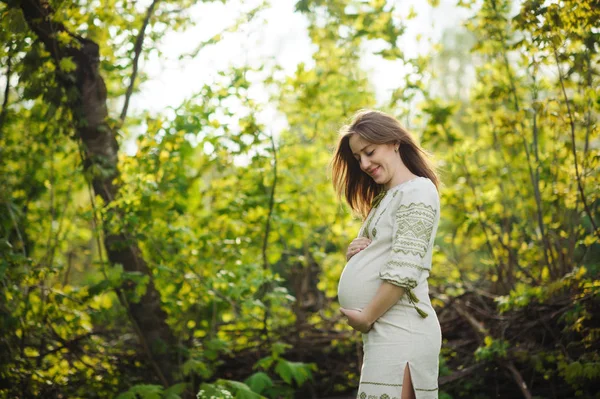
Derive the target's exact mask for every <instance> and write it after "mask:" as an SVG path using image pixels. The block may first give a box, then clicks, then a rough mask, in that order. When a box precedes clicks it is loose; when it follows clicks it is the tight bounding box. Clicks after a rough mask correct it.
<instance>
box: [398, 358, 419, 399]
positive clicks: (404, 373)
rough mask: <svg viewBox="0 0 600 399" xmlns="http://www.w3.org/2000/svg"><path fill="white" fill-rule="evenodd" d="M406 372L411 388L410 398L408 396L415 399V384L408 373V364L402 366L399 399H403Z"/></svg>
mask: <svg viewBox="0 0 600 399" xmlns="http://www.w3.org/2000/svg"><path fill="white" fill-rule="evenodd" d="M406 370H408V379H409V380H410V385H411V387H412V396H409V398H410V399H415V398H416V397H417V393H416V392H415V383H414V381H413V378H412V373H411V372H410V363H409V362H406V364H405V365H404V372H403V374H402V388H401V390H400V398H401V399H404V397H405V396H404V388H406V384H405V382H406Z"/></svg>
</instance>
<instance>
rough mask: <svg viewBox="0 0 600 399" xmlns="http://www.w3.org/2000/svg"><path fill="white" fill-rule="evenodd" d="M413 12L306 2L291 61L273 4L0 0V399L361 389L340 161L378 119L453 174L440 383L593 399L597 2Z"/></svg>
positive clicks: (442, 241) (496, 1)
mask: <svg viewBox="0 0 600 399" xmlns="http://www.w3.org/2000/svg"><path fill="white" fill-rule="evenodd" d="M417 3H418V5H417V6H414V7H410V6H406V2H400V1H398V2H391V1H390V2H385V1H382V0H348V1H346V0H327V1H325V0H300V1H295V2H293V6H294V10H295V13H294V18H299V20H301V21H303V22H302V24H303V25H302V26H303V27H304V28H303V29H304V39H305V42H306V43H308V45H307V46H306V47H307V48H308V49H309V51H310V54H309V58H308V60H304V61H300V62H297V61H294V62H291V63H290V62H289V61H288V62H287V64H286V63H285V61H283V60H282V58H281V57H279V58H278V57H273V56H266V55H264V53H261V52H260V51H259V47H255V46H254V45H253V42H252V40H253V38H255V37H257V35H258V36H260V32H263V29H268V27H269V24H270V21H269V18H272V17H273V14H269V10H271V9H272V7H275V1H273V4H269V3H267V2H260V1H250V0H248V1H236V2H234V1H227V0H223V1H219V2H210V1H197V0H148V1H131V0H107V1H98V0H90V1H88V0H80V1H76V0H75V1H66V0H0V40H1V43H2V46H0V70H1V71H2V72H1V73H2V75H0V86H1V94H0V99H1V108H0V160H1V162H0V282H1V284H0V397H2V398H108V397H111V398H112V397H118V398H121V399H126V398H136V397H137V398H171V399H173V398H188V397H196V396H197V397H199V398H209V397H215V398H227V397H236V398H260V397H267V398H291V397H297V398H325V397H340V398H342V397H352V395H353V394H354V392H355V390H356V387H357V385H358V377H359V367H360V336H358V335H357V334H356V333H355V332H353V331H351V330H350V329H349V327H348V326H347V325H346V323H345V322H344V320H343V319H342V318H340V315H339V312H338V304H337V301H336V287H337V281H338V278H339V276H340V273H341V270H342V268H343V266H344V263H345V256H344V254H345V249H346V247H347V245H348V243H349V242H350V241H351V240H352V239H353V238H354V237H355V236H356V233H357V232H358V227H359V225H360V220H359V219H358V218H357V217H355V216H354V215H352V214H351V213H350V212H349V210H348V208H347V206H345V204H343V202H342V201H341V200H340V199H338V198H336V196H335V193H334V192H333V188H332V184H331V178H330V174H329V169H328V165H329V161H330V159H331V155H332V152H333V148H334V147H335V144H336V139H337V134H338V133H337V132H338V130H339V128H340V127H341V126H342V125H343V124H344V123H346V122H348V119H349V117H350V116H351V115H352V114H353V113H354V112H355V111H356V110H358V109H361V108H377V109H381V110H384V111H386V112H389V113H391V114H393V115H395V116H396V117H398V118H399V120H401V121H402V123H404V124H405V125H406V126H407V127H408V128H409V129H410V130H411V131H412V132H413V133H414V134H415V136H416V137H417V138H418V140H419V141H420V143H421V145H422V146H423V147H425V148H426V149H427V150H428V151H430V152H431V153H432V154H433V159H434V161H435V163H436V165H437V167H438V170H439V172H440V176H441V179H442V182H443V186H442V188H441V190H440V196H441V206H442V208H441V209H442V215H441V216H442V218H441V224H440V228H439V231H438V235H437V239H436V248H435V255H434V260H433V263H434V265H433V273H432V276H431V278H430V287H431V297H432V303H433V304H434V306H435V307H436V310H437V313H438V316H439V319H440V323H441V325H442V331H443V336H444V340H443V349H442V354H441V356H440V398H446V399H448V398H481V399H484V398H518V397H524V398H561V399H562V398H572V397H581V398H598V397H599V396H598V392H599V391H600V383H599V381H600V353H599V342H600V321H599V320H600V306H599V305H600V297H599V295H600V279H599V278H598V276H599V272H600V245H599V237H600V230H599V229H598V224H599V223H600V220H599V217H598V207H599V204H600V200H599V191H598V186H599V173H598V166H599V157H598V155H599V148H600V141H599V135H598V126H597V120H598V112H599V109H600V98H599V97H598V92H599V91H598V82H599V79H600V77H599V71H600V64H599V62H600V59H599V57H598V51H599V34H600V28H599V20H600V11H599V10H600V4H599V3H598V2H597V1H590V0H582V1H567V0H565V1H550V0H549V1H540V0H524V1H520V2H511V1H504V0H481V1H466V0H461V1H458V2H457V3H456V4H454V3H452V4H450V3H449V2H443V4H441V5H440V4H439V1H433V0H430V1H429V2H428V3H427V4H425V3H424V2H417ZM277 4H279V3H277ZM449 4H450V8H446V10H449V11H448V12H447V13H446V14H439V13H438V14H437V15H438V18H439V20H437V21H436V20H434V19H431V20H430V21H426V22H427V24H429V25H430V26H429V25H428V26H425V30H426V31H427V30H428V29H429V30H431V29H433V28H431V26H438V29H439V26H445V23H446V22H448V21H450V22H452V23H451V24H450V26H448V27H446V28H445V29H444V31H443V32H441V33H440V34H439V35H437V37H435V38H433V36H431V35H430V36H429V37H428V36H427V35H421V34H416V35H413V36H411V37H409V38H408V39H407V36H408V33H407V32H414V26H415V24H420V28H423V20H422V19H419V18H420V17H419V15H418V12H417V11H419V12H424V11H423V10H425V9H427V10H425V11H426V12H430V11H431V10H430V8H431V9H435V8H436V7H448V5H449ZM199 10H200V11H199ZM428 10H429V11H428ZM198 12H201V13H203V18H205V19H206V21H211V20H213V19H214V20H220V21H223V20H225V21H228V22H227V23H226V24H224V25H223V27H221V28H219V29H217V30H215V29H214V26H215V25H214V24H213V25H211V24H210V23H208V22H207V23H206V29H203V28H204V25H203V24H201V23H197V22H194V21H195V20H194V18H192V17H191V15H194V13H198ZM211 13H212V14H211ZM223 15H225V16H226V18H225V19H223ZM444 15H446V16H447V18H446V17H445V16H444ZM456 16H460V18H458V17H456ZM442 19H443V20H442ZM295 20H297V19H295ZM290 21H291V20H290ZM453 21H455V22H453ZM278 22H279V23H281V21H278ZM271 23H273V21H271ZM284 23H285V21H284ZM411 24H412V25H411ZM209 26H212V27H213V28H211V29H212V31H210V29H209V28H208V27H209ZM293 26H294V25H293V24H291V22H290V28H292V27H293ZM411 26H412V27H413V28H411ZM411 29H413V30H412V31H411ZM192 31H194V32H196V33H195V34H188V35H185V34H184V33H185V32H192ZM199 32H201V33H199ZM257 32H258V33H257ZM240 33H241V35H240ZM236 34H237V35H238V36H235V35H236ZM174 37H175V38H177V39H176V40H179V41H185V42H187V43H191V48H192V50H191V51H187V52H185V53H182V54H180V58H177V61H178V62H181V63H182V65H183V63H184V62H187V61H190V60H206V59H207V58H208V59H209V61H210V62H208V63H205V64H203V65H204V66H203V67H202V68H200V67H195V69H194V68H193V67H192V73H189V71H183V70H181V72H180V73H181V74H185V79H187V80H186V81H185V82H183V83H182V85H185V86H186V87H185V88H183V87H182V88H177V89H175V88H173V87H166V88H165V89H166V90H165V91H164V92H163V93H157V92H155V93H156V94H154V95H153V96H152V97H145V91H144V90H145V89H146V88H149V87H152V82H153V81H152V79H153V77H152V76H151V74H150V73H149V70H150V69H151V67H152V63H151V62H150V61H151V60H156V59H160V58H161V57H163V55H164V54H165V52H166V51H167V49H166V48H165V47H164V45H163V44H164V43H167V42H168V38H174ZM231 37H237V38H238V40H240V42H239V43H238V44H239V45H240V46H241V48H242V54H244V57H242V58H241V59H240V58H237V59H236V62H230V63H227V65H222V64H223V63H221V64H219V62H217V61H219V59H220V57H223V58H224V59H230V58H227V56H226V54H225V53H224V52H223V51H224V50H223V49H224V47H219V46H220V45H222V44H223V43H225V42H226V41H227V40H228V38H231ZM240 37H244V38H245V39H244V40H242V39H239V38H240ZM304 39H302V40H304ZM171 43H174V42H173V40H171ZM298 43H300V41H299V42H298ZM230 46H231V40H230ZM229 48H233V47H229ZM408 48H411V49H415V48H416V49H417V50H418V51H413V50H411V51H410V52H409V51H405V50H406V49H408ZM215 49H216V50H215ZM219 49H220V50H219ZM280 50H281V51H282V52H284V53H286V54H288V55H290V56H293V55H294V54H295V52H294V49H291V50H290V49H289V48H285V49H280ZM219 51H221V53H219ZM292 58H293V57H292ZM365 60H369V62H368V65H371V66H372V68H371V69H370V67H365V65H367V64H365ZM186 65H189V64H186ZM290 65H291V66H290ZM145 68H147V69H145ZM379 68H382V69H379ZM382 71H383V72H382ZM194 76H197V77H198V81H202V82H203V83H202V84H201V85H197V83H198V81H196V80H195V79H194ZM208 77H209V78H208ZM154 78H156V76H155V77H154ZM382 85H384V86H385V90H383V89H381V88H382V87H383V86H382ZM192 89H193V92H191V93H189V94H186V97H185V99H183V100H178V101H177V102H176V103H170V104H165V102H168V101H169V99H171V98H173V97H172V94H173V92H174V91H176V92H179V93H181V92H185V90H192ZM161 104H164V106H162V105H161Z"/></svg>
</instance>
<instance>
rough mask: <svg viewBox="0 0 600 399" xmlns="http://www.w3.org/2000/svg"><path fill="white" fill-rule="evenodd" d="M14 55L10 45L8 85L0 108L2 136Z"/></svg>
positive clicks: (7, 72)
mask: <svg viewBox="0 0 600 399" xmlns="http://www.w3.org/2000/svg"><path fill="white" fill-rule="evenodd" d="M9 46H10V45H9ZM12 56H13V54H12V46H10V50H9V51H8V59H7V60H6V86H5V87H4V99H3V101H2V109H0V137H2V125H3V124H4V118H5V117H6V110H7V108H8V95H9V93H10V75H12Z"/></svg>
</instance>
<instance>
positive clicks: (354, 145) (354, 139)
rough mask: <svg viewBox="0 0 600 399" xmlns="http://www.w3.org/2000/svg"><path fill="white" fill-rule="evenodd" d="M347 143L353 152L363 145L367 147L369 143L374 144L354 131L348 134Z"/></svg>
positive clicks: (360, 148) (362, 147)
mask: <svg viewBox="0 0 600 399" xmlns="http://www.w3.org/2000/svg"><path fill="white" fill-rule="evenodd" d="M348 144H349V145H350V150H351V151H352V153H353V154H358V153H359V152H361V151H362V150H363V149H364V148H365V147H367V146H369V145H375V144H373V143H371V142H370V141H367V140H365V139H363V138H362V137H360V136H359V135H358V134H356V133H354V134H352V135H350V139H349V140H348Z"/></svg>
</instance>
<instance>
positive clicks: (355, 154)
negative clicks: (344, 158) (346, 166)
mask: <svg viewBox="0 0 600 399" xmlns="http://www.w3.org/2000/svg"><path fill="white" fill-rule="evenodd" d="M370 145H373V144H371V143H369V144H367V145H366V146H364V147H363V148H361V149H360V151H359V152H362V150H364V149H365V148H367V147H368V146H370ZM352 155H354V156H355V157H356V156H357V155H358V154H357V153H355V152H353V153H352Z"/></svg>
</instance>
